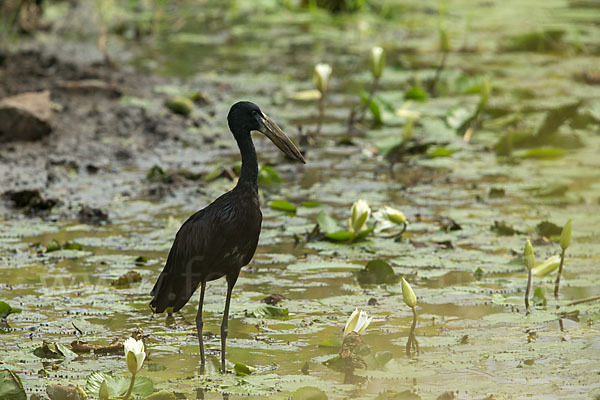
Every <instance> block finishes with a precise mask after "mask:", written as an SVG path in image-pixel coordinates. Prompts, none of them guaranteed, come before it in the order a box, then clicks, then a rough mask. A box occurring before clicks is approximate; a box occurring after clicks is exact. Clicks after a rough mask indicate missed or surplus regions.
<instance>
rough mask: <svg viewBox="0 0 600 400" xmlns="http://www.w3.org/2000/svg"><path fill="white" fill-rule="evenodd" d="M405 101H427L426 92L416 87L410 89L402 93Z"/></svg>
mask: <svg viewBox="0 0 600 400" xmlns="http://www.w3.org/2000/svg"><path fill="white" fill-rule="evenodd" d="M404 99H405V100H416V101H426V100H427V92H425V90H423V89H422V88H420V87H418V86H414V87H412V88H411V89H410V90H408V91H407V92H406V93H404Z"/></svg>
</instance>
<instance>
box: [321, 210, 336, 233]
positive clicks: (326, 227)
mask: <svg viewBox="0 0 600 400" xmlns="http://www.w3.org/2000/svg"><path fill="white" fill-rule="evenodd" d="M317 224H319V229H320V230H321V232H324V233H333V232H337V231H339V230H340V227H339V225H338V224H337V222H336V220H335V219H334V218H333V217H332V216H330V215H327V214H325V211H321V212H320V213H319V214H318V215H317Z"/></svg>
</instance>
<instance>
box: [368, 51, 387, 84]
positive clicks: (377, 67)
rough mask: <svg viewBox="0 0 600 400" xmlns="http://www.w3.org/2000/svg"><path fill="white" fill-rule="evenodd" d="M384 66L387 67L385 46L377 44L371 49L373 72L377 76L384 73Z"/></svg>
mask: <svg viewBox="0 0 600 400" xmlns="http://www.w3.org/2000/svg"><path fill="white" fill-rule="evenodd" d="M383 67H385V52H384V51H383V48H381V47H379V46H375V47H373V48H372V49H371V72H372V73H373V76H374V77H375V78H379V77H380V76H381V75H382V74H383Z"/></svg>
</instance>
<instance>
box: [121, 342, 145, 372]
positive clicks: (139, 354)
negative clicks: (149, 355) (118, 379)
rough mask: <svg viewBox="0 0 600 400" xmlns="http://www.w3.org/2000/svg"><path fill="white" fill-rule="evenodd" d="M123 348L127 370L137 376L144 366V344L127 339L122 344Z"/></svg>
mask: <svg viewBox="0 0 600 400" xmlns="http://www.w3.org/2000/svg"><path fill="white" fill-rule="evenodd" d="M123 347H124V348H125V358H126V359H127V368H129V372H131V373H132V374H134V375H135V374H137V373H138V372H139V371H140V370H141V369H142V365H143V364H144V360H145V359H146V352H145V351H144V342H142V341H141V340H135V339H134V338H131V337H130V338H129V339H127V340H126V341H125V343H123Z"/></svg>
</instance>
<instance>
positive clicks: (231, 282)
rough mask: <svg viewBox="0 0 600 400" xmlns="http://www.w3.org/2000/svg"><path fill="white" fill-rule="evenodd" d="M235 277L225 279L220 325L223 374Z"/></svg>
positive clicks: (223, 371)
mask: <svg viewBox="0 0 600 400" xmlns="http://www.w3.org/2000/svg"><path fill="white" fill-rule="evenodd" d="M236 281H237V276H235V277H230V276H228V277H227V300H225V311H223V322H222V323H221V372H222V373H225V344H226V342H227V332H228V328H227V326H228V322H229V303H230V301H231V291H232V290H233V287H234V286H235V282H236Z"/></svg>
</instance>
